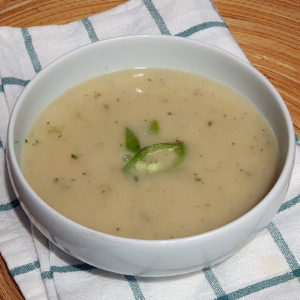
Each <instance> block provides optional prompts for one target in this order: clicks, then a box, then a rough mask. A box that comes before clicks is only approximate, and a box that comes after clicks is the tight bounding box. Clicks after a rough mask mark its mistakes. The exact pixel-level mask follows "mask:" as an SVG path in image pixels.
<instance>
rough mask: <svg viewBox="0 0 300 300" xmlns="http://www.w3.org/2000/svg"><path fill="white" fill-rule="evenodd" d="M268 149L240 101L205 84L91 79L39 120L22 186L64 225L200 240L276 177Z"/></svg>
mask: <svg viewBox="0 0 300 300" xmlns="http://www.w3.org/2000/svg"><path fill="white" fill-rule="evenodd" d="M277 163H278V150H277V142H276V140H275V138H274V136H273V133H272V131H271V129H270V127H269V125H268V124H267V122H266V120H265V119H264V118H263V116H262V115H261V114H260V113H259V112H258V111H257V109H256V108H255V107H254V106H253V105H252V104H250V103H249V102H248V101H247V100H246V99H245V98H244V97H243V96H242V95H240V94H238V93H237V92H235V91H233V90H232V89H230V88H229V87H226V86H224V85H221V84H219V83H217V82H214V81H212V80H210V79H207V78H205V77H201V76H198V75H195V74H189V73H184V72H181V71H176V70H168V69H150V68H149V69H136V70H125V71H120V72H115V73H111V74H107V75H105V76H101V77H98V78H94V79H91V80H89V81H87V82H84V83H82V84H80V85H78V86H76V87H74V88H72V89H71V90H69V91H67V92H66V93H64V94H63V95H62V96H61V97H59V98H58V99H57V100H56V101H54V102H53V103H52V104H51V105H50V106H49V107H48V108H46V110H45V111H44V112H43V113H42V114H41V115H40V117H39V118H38V120H37V121H36V122H35V124H34V126H33V128H32V129H31V131H30V133H29V135H28V137H27V139H26V140H25V147H24V152H23V170H24V174H25V177H26V178H27V180H28V181H29V183H30V185H31V186H32V187H33V189H34V190H35V191H36V192H37V194H38V195H39V196H40V197H41V198H42V199H43V200H44V201H46V202H47V203H48V204H49V205H50V206H52V207H53V208H54V209H56V210H57V211H58V212H60V213H61V214H63V215H65V216H66V217H68V218H70V219H72V220H74V221H76V222H78V223H80V224H82V225H85V226H87V227H90V228H93V229H95V230H98V231H101V232H104V233H109V234H113V235H118V236H123V237H131V238H139V239H169V238H177V237H185V236H191V235H196V234H200V233H203V232H206V231H209V230H212V229H215V228H217V227H219V226H222V225H224V224H226V223H228V222H230V221H232V220H234V219H236V218H238V217H240V216H242V215H243V214H245V213H246V212H247V211H248V210H250V209H251V208H253V207H254V206H255V205H256V204H257V203H258V202H259V201H260V200H261V199H262V198H263V197H264V195H265V194H266V193H267V192H268V191H269V189H270V188H271V186H272V184H273V183H274V180H275V178H276V169H277Z"/></svg>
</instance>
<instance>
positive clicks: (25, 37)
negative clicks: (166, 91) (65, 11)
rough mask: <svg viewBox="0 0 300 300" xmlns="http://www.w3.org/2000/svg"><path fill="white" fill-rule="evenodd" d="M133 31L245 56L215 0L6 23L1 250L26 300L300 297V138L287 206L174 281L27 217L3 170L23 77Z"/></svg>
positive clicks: (1, 39) (137, 1)
mask: <svg viewBox="0 0 300 300" xmlns="http://www.w3.org/2000/svg"><path fill="white" fill-rule="evenodd" d="M130 34H168V35H176V36H181V37H186V38H192V39H196V40H199V41H203V42H206V43H209V44H212V45H215V46H218V47H221V48H223V49H225V50H227V51H230V52H232V53H233V54H235V55H237V56H239V57H241V58H243V59H246V57H245V55H244V54H243V52H242V51H241V49H240V48H239V46H238V45H237V44H236V42H235V41H234V39H233V38H232V36H231V34H230V32H229V30H228V28H227V26H226V24H225V23H224V21H223V20H222V18H221V17H220V16H219V14H218V12H217V11H216V9H215V7H214V5H213V3H212V2H210V1H209V0H185V1H180V0H160V1H159V0H152V1H151V0H131V1H129V2H127V3H126V4H123V5H121V6H119V7H116V8H114V9H112V10H110V11H107V12H104V13H101V14H98V15H95V16H92V17H90V18H85V19H82V20H80V21H77V22H73V23H70V24H67V25H61V26H43V27H32V28H9V27H0V80H1V82H0V136H1V141H2V142H1V143H0V148H1V149H0V163H1V173H0V195H1V197H0V251H1V253H2V255H3V257H4V259H5V260H6V262H7V265H8V268H9V270H10V272H11V274H12V276H13V277H14V279H15V280H16V282H17V283H18V285H19V287H20V289H21V291H22V293H23V295H24V297H25V298H26V299H39V300H40V299H124V300H126V299H133V300H134V299H135V300H138V299H140V300H142V299H147V300H148V299H151V300H153V299H159V300H160V299H172V300H176V299H181V300H183V299H189V300H190V299H191V300H193V299H199V300H200V299H219V300H221V299H223V300H225V299H240V298H243V299H300V237H299V232H300V219H299V217H298V216H299V214H300V204H299V202H300V186H299V184H298V182H299V179H300V143H299V142H298V144H299V147H297V156H296V164H295V169H294V172H293V176H292V182H291V186H290V189H289V192H288V195H287V198H286V200H285V202H284V204H283V205H282V206H281V208H280V210H279V212H278V214H277V215H276V217H275V218H274V220H273V222H271V223H270V224H269V226H268V227H267V228H266V229H265V230H264V231H262V232H260V233H259V234H258V235H257V236H256V238H255V239H254V240H252V241H251V242H250V243H249V244H247V245H246V246H245V247H244V248H242V249H241V250H240V251H239V252H238V253H236V254H235V255H234V256H233V257H231V258H230V259H228V260H226V261H225V262H223V263H220V264H218V265H216V266H214V267H211V268H205V269H203V270H202V271H199V272H195V273H192V274H187V275H182V276H175V277H169V278H137V277H134V276H127V275H118V274H112V273H109V272H106V271H103V270H100V269H97V268H95V267H93V266H90V265H87V264H85V263H83V262H81V261H78V260H77V259H75V258H73V257H70V256H69V255H67V254H65V253H64V252H62V251H61V250H59V249H58V248H57V247H56V246H54V245H53V244H51V243H50V242H49V241H48V240H46V239H45V238H44V237H43V236H42V235H41V234H40V233H39V232H38V231H37V230H36V229H35V228H34V227H33V226H32V224H31V223H30V222H29V221H28V219H27V217H26V216H25V214H24V212H23V211H22V209H21V207H20V205H19V201H18V200H17V199H16V198H15V195H14V193H13V191H12V188H11V185H10V183H9V179H8V176H7V172H6V168H5V159H4V152H5V149H4V148H5V143H6V130H7V124H8V119H9V114H10V112H11V110H12V107H13V105H14V103H15V101H16V100H17V97H18V95H19V94H20V93H21V92H22V90H23V89H24V87H25V86H26V85H27V83H28V82H29V81H30V80H31V79H32V78H33V77H34V76H35V74H36V73H38V72H39V71H40V70H41V69H42V68H44V67H45V66H47V65H48V64H49V63H51V62H52V61H53V60H54V59H56V58H57V57H59V56H61V55H63V54H65V53H67V52H69V51H71V50H73V49H75V48H78V47H80V46H82V45H85V44H89V43H93V42H96V41H98V40H102V39H107V38H110V37H115V36H122V35H130Z"/></svg>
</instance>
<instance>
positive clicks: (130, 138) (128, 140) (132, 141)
mask: <svg viewBox="0 0 300 300" xmlns="http://www.w3.org/2000/svg"><path fill="white" fill-rule="evenodd" d="M125 146H126V149H127V150H129V151H131V152H133V153H136V152H138V151H140V150H141V146H140V142H139V139H138V138H137V136H136V135H135V134H134V132H133V131H132V130H130V129H129V128H127V127H126V132H125Z"/></svg>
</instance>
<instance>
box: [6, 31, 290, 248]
mask: <svg viewBox="0 0 300 300" xmlns="http://www.w3.org/2000/svg"><path fill="white" fill-rule="evenodd" d="M130 40H142V41H143V40H153V41H156V42H157V41H160V42H161V41H164V42H166V43H168V41H175V42H178V43H182V44H183V45H184V46H185V45H186V47H189V46H190V45H194V46H196V47H199V48H206V49H208V50H210V51H212V52H214V53H215V54H216V55H218V56H227V57H228V58H230V59H231V60H233V61H234V62H235V63H237V64H239V65H241V66H242V67H243V68H246V69H247V72H250V73H253V74H254V75H255V76H256V77H257V78H258V79H259V80H260V81H262V82H263V83H264V85H265V86H266V88H268V89H269V91H270V92H271V93H272V97H273V98H274V99H276V101H277V103H278V104H279V107H280V110H281V113H282V115H283V116H284V120H285V125H286V128H287V132H288V145H287V153H286V157H285V160H284V163H283V166H282V170H281V172H280V173H279V175H278V177H277V179H276V182H275V183H274V185H273V186H272V188H271V189H270V190H269V192H268V193H267V194H266V195H265V196H264V197H263V198H262V200H260V201H259V202H258V204H256V205H255V206H254V207H253V208H252V209H250V210H249V211H247V212H246V213H245V214H243V215H242V216H240V217H238V218H237V219H235V220H233V221H231V222H229V223H227V224H225V225H223V226H220V227H217V228H215V229H213V230H210V231H207V232H204V233H201V234H197V235H192V236H187V237H180V238H174V239H163V240H155V239H153V240H147V239H135V238H129V237H121V236H116V235H112V234H108V233H103V232H100V231H97V230H95V229H92V228H89V227H86V226H84V225H81V224H79V223H77V222H75V221H73V220H71V219H69V218H67V217H65V216H64V215H62V214H61V213H59V212H58V211H56V210H55V209H53V208H52V207H51V206H50V205H48V204H47V203H46V202H45V201H44V200H42V198H41V197H39V196H38V195H37V193H36V192H35V191H34V190H33V188H31V186H30V185H29V183H28V182H27V180H26V179H25V177H24V175H23V173H22V171H21V166H20V165H19V163H18V162H17V158H16V153H15V148H14V139H13V136H14V135H13V132H14V127H15V122H16V120H17V117H18V115H19V114H20V113H21V111H20V108H21V105H22V103H23V102H24V101H25V100H24V99H26V97H27V94H28V93H29V92H30V90H31V88H32V87H33V86H34V85H35V84H36V83H38V81H39V79H40V78H41V77H43V76H47V73H48V71H49V70H51V69H52V68H55V67H56V65H59V64H60V63H63V62H64V61H65V60H66V59H69V58H71V57H72V56H74V55H77V54H79V53H81V52H85V51H86V50H87V49H90V48H93V47H96V48H97V47H100V48H101V46H102V45H106V44H109V43H112V42H121V43H123V42H125V43H128V42H129V41H130ZM279 147H280V145H279ZM6 149H7V151H6V160H7V165H8V169H10V170H11V169H12V168H13V170H14V174H15V176H17V177H18V180H19V181H20V182H21V184H22V185H23V187H24V188H25V189H26V190H27V191H28V192H29V193H30V197H31V198H32V199H33V201H34V202H36V203H35V205H39V206H40V208H41V209H43V210H44V211H48V212H49V213H50V215H51V217H53V218H59V219H60V220H61V221H62V222H64V223H66V224H68V225H70V226H71V227H73V228H74V231H84V232H85V233H86V234H88V235H89V236H94V237H96V238H99V239H105V240H111V241H113V242H116V243H122V244H128V245H139V244H148V245H153V246H154V245H162V244H170V245H171V244H178V243H186V242H188V241H194V240H199V239H207V238H212V237H213V236H216V235H218V234H221V235H222V234H223V232H226V231H230V230H231V228H233V227H237V226H239V225H240V224H242V223H243V222H246V221H247V220H248V219H251V217H252V216H253V215H254V214H256V213H257V211H259V210H260V209H262V207H263V206H265V205H267V204H269V203H270V202H271V201H272V199H273V198H274V197H275V196H276V195H278V194H279V192H280V190H281V189H282V187H283V186H284V184H285V182H286V181H289V178H290V175H291V172H292V169H293V164H294V158H295V135H294V129H293V123H292V119H291V116H290V114H289V111H288V109H287V106H286V104H285V102H284V101H283V99H282V98H281V96H280V94H279V93H278V92H277V90H276V89H275V87H274V86H273V85H272V83H271V82H270V81H269V80H268V79H267V78H266V77H265V76H264V75H263V74H262V73H261V72H260V71H258V70H257V69H255V68H254V67H253V66H252V65H251V64H250V63H249V62H248V61H246V60H244V59H241V58H240V57H238V56H236V55H234V54H232V53H231V52H229V51H226V50H223V49H222V48H220V47H217V46H212V45H209V44H207V43H204V42H200V41H197V40H193V39H188V38H183V37H177V36H166V35H147V34H143V35H129V36H120V37H115V38H108V39H104V40H100V41H97V42H95V43H93V44H88V45H84V46H81V47H79V48H77V49H74V50H71V51H69V52H67V53H65V54H64V55H62V56H60V57H58V58H56V59H55V60H53V61H52V62H51V63H50V64H48V65H47V66H46V67H44V68H43V69H42V70H41V71H40V72H39V73H37V74H36V75H35V76H34V77H33V78H32V79H31V81H30V82H29V83H28V85H27V86H26V87H25V88H24V90H23V91H22V92H21V94H20V95H19V97H18V99H17V101H16V103H15V105H14V107H13V109H12V112H11V115H10V118H9V123H8V129H7V141H6ZM10 173H11V172H10V171H9V174H10ZM10 179H11V181H12V182H13V178H12V176H10ZM13 185H14V184H13ZM20 203H21V206H22V208H23V203H22V200H21V201H20ZM25 207H26V205H25Z"/></svg>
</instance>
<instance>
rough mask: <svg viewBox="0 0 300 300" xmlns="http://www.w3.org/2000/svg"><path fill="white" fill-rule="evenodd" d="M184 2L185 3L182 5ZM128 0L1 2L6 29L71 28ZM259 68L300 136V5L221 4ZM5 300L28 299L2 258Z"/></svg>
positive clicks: (278, 0) (223, 0)
mask: <svg viewBox="0 0 300 300" xmlns="http://www.w3.org/2000/svg"><path fill="white" fill-rule="evenodd" d="M178 1H179V0H178ZM125 2H126V0H85V1H82V0H8V1H7V0H0V26H15V27H29V26H34V25H48V24H65V23H68V22H71V21H74V20H78V19H81V18H84V17H87V16H90V15H92V14H95V13H99V12H101V11H105V10H108V9H110V8H113V7H115V6H117V5H119V4H122V3H125ZM214 2H215V4H216V6H217V8H218V10H219V12H220V14H221V15H222V16H223V17H224V19H225V21H226V23H227V24H228V26H229V28H230V29H231V31H232V33H233V35H234V37H235V39H236V40H237V41H238V43H239V44H240V46H241V48H242V49H243V50H244V52H245V53H246V55H247V56H248V58H249V60H250V61H251V62H252V63H253V65H254V66H255V67H256V68H257V69H258V70H260V71H261V72H262V73H263V74H264V75H265V76H266V77H267V78H268V79H269V80H270V81H271V82H272V83H273V85H274V86H275V87H276V88H277V90H278V91H279V92H280V94H281V95H282V97H283V99H284V100H285V102H286V104H287V107H288V109H289V111H290V113H291V115H292V118H293V122H294V126H295V130H296V132H297V133H298V135H300V93H299V92H300V60H299V57H300V1H295V0H264V1H260V0H239V1H232V0H215V1H214ZM0 299H5V300H10V299H14V300H15V299H16V300H19V299H24V298H23V296H22V294H21V292H20V290H19V288H18V286H17V285H16V283H15V282H14V280H13V278H12V277H11V275H10V273H9V272H8V270H7V267H6V264H5V261H4V260H3V258H2V256H0Z"/></svg>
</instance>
